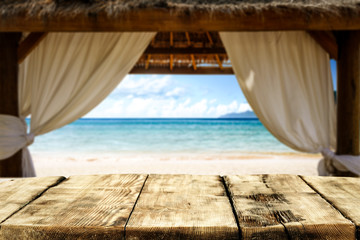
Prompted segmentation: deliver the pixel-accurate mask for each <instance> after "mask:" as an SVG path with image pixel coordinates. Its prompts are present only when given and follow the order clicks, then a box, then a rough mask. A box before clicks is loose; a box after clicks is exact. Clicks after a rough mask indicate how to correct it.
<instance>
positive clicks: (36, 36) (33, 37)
mask: <svg viewBox="0 0 360 240" xmlns="http://www.w3.org/2000/svg"><path fill="white" fill-rule="evenodd" d="M46 35H47V33H46V32H32V33H30V34H29V35H28V36H27V37H26V38H25V39H24V40H23V41H22V42H21V43H20V45H19V48H18V63H19V64H20V63H22V62H23V61H24V59H25V58H26V57H27V56H28V55H29V54H30V53H31V51H32V50H34V49H35V48H36V47H37V46H38V45H39V43H40V42H41V41H42V40H43V39H44V38H45V37H46Z"/></svg>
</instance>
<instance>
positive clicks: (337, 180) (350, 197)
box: [303, 177, 360, 239]
mask: <svg viewBox="0 0 360 240" xmlns="http://www.w3.org/2000/svg"><path fill="white" fill-rule="evenodd" d="M303 179H304V180H305V181H306V182H307V183H308V184H309V185H310V186H311V187H312V188H314V189H315V190H316V191H317V192H319V193H320V194H321V196H323V197H324V198H325V199H326V200H327V201H329V202H330V203H331V204H332V205H333V206H334V207H335V208H337V209H338V210H339V211H340V212H341V213H342V214H343V215H345V216H346V217H347V218H349V219H350V220H351V221H352V222H353V223H355V224H356V227H357V239H360V230H359V228H360V208H359V206H360V199H359V196H360V178H351V177H303Z"/></svg>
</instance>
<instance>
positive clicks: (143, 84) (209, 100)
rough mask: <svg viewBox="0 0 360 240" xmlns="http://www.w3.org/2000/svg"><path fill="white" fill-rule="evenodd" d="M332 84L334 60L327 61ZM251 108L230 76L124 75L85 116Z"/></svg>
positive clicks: (201, 114)
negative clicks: (329, 65) (116, 85)
mask: <svg viewBox="0 0 360 240" xmlns="http://www.w3.org/2000/svg"><path fill="white" fill-rule="evenodd" d="M331 69H332V75H333V83H334V86H335V88H336V84H335V79H336V78H335V76H336V63H335V61H331ZM247 110H251V108H250V106H249V104H248V103H247V101H246V99H245V97H244V95H243V94H242V92H241V90H240V87H239V85H238V83H237V81H236V78H235V76H233V75H128V76H127V77H126V78H125V79H124V80H123V81H122V82H121V83H120V84H119V85H118V87H117V88H116V89H115V90H114V91H113V92H112V93H111V94H110V95H109V96H108V97H107V98H106V99H105V100H104V101H103V102H102V103H101V104H100V105H98V106H97V107H96V108H95V109H93V110H92V111H91V112H90V113H89V114H87V115H86V116H85V117H87V118H162V117H165V118H171V117H177V118H180V117H183V118H187V117H191V118H216V117H219V116H221V115H224V114H226V113H230V112H244V111H247Z"/></svg>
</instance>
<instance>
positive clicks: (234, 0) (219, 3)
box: [0, 0, 360, 17]
mask: <svg viewBox="0 0 360 240" xmlns="http://www.w3.org/2000/svg"><path fill="white" fill-rule="evenodd" d="M359 7H360V0H2V1H1V2H0V14H1V15H2V16H6V15H13V14H24V15H27V16H49V15H64V16H72V15H76V14H86V15H96V14H97V13H99V12H101V13H105V14H107V16H108V17H112V16H117V15H118V14H121V13H124V12H126V11H130V10H136V9H144V8H148V9H168V10H172V11H175V12H182V13H184V12H187V13H189V14H190V13H191V11H193V10H203V11H208V12H210V13H211V12H214V11H217V12H219V11H220V12H225V13H229V14H231V13H232V12H237V13H239V11H240V12H243V13H244V14H248V13H253V12H256V11H262V10H267V9H270V10H273V11H286V10H287V9H292V10H294V9H297V10H298V11H304V12H306V13H309V14H323V13H332V14H337V15H344V14H347V15H349V14H350V15H351V14H358V12H359V11H358V9H359Z"/></svg>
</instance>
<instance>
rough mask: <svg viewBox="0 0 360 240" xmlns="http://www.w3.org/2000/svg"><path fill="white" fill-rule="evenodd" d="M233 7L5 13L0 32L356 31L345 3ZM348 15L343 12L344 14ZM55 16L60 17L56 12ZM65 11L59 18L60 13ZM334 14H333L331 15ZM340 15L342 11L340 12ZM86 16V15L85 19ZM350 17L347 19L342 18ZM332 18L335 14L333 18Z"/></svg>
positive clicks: (355, 8)
mask: <svg viewBox="0 0 360 240" xmlns="http://www.w3.org/2000/svg"><path fill="white" fill-rule="evenodd" d="M264 6H265V7H260V8H246V9H243V8H239V9H234V10H232V11H231V13H229V12H228V11H223V10H222V9H214V10H213V11H211V12H209V11H206V10H201V9H194V10H191V14H189V12H188V11H176V10H171V9H168V8H153V9H151V8H143V9H139V8H135V9H133V10H129V11H127V12H124V13H119V14H117V15H113V16H111V17H110V16H109V15H108V14H107V12H106V9H103V10H99V11H98V12H91V10H89V11H84V12H80V11H79V12H76V11H71V9H68V10H66V11H68V12H69V13H68V14H67V13H66V11H65V10H64V9H62V10H61V9H59V10H58V11H59V12H57V10H55V11H54V13H52V14H47V15H46V16H44V17H39V16H38V15H37V14H32V15H31V14H26V13H24V14H19V13H17V12H16V11H14V12H13V13H12V12H11V11H9V12H7V13H6V16H3V17H2V18H1V21H0V31H2V32H9V31H18V32H51V31H63V32H69V31H70V32H79V31H93V32H97V31H100V32H108V31H132V32H133V31H155V32H159V31H163V32H166V31H174V32H175V31H179V32H184V31H188V32H192V31H193V32H201V31H282V30H324V31H325V30H360V6H359V5H355V4H353V5H352V6H351V7H347V6H346V5H345V4H344V6H342V8H341V9H340V10H339V11H338V12H336V10H332V11H326V10H324V11H322V10H320V12H321V14H317V13H318V12H317V11H318V10H317V8H316V7H311V6H308V5H307V7H306V8H305V9H306V11H304V10H303V9H299V6H298V5H296V4H295V5H293V6H291V5H284V6H280V7H276V6H271V5H268V4H266V5H264ZM347 10H348V11H347ZM60 11H61V12H60ZM64 11H65V14H64ZM334 11H335V13H334ZM340 11H342V12H340ZM90 12H91V14H90ZM309 12H310V13H309ZM311 12H312V13H311ZM348 12H351V14H348ZM337 13H338V14H337Z"/></svg>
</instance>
